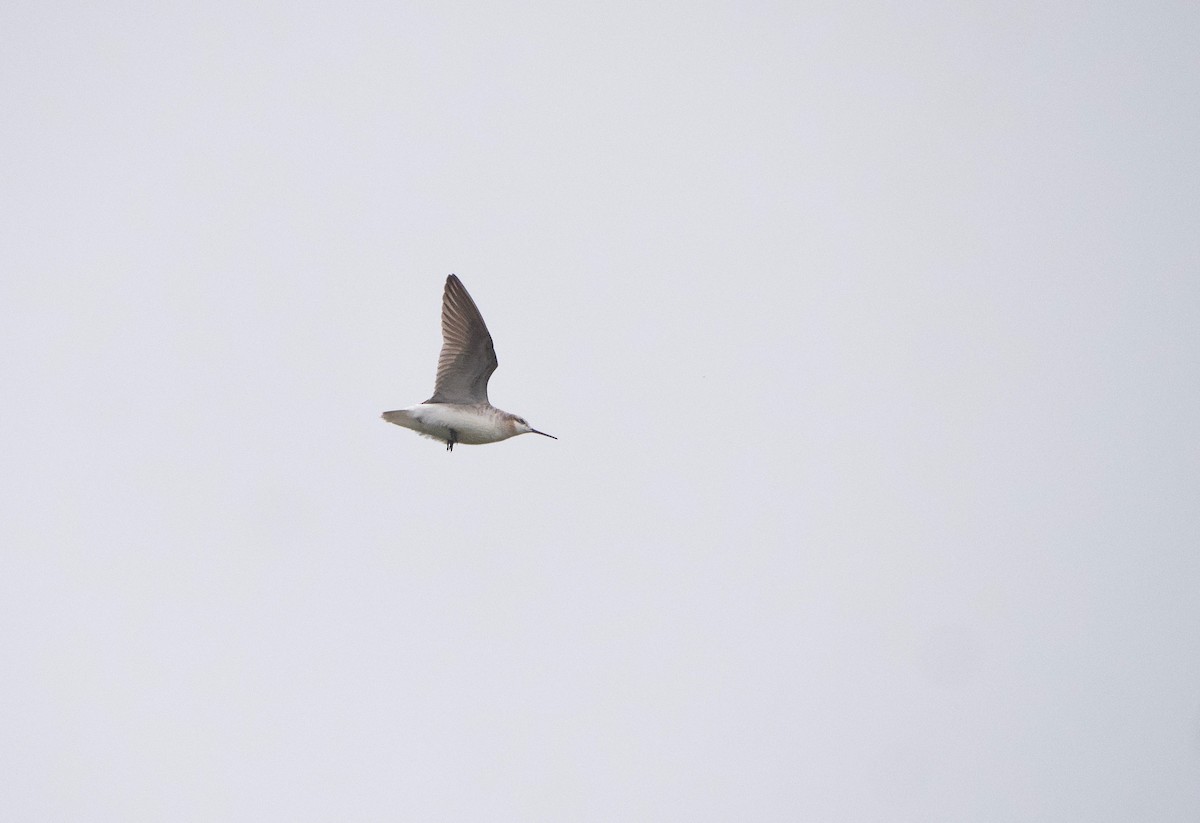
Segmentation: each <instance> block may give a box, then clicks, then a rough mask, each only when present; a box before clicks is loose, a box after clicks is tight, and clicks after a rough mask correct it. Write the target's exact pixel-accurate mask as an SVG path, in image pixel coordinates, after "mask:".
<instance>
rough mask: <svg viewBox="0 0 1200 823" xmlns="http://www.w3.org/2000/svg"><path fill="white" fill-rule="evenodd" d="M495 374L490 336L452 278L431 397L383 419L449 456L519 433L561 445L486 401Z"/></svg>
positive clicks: (448, 283) (444, 297)
mask: <svg viewBox="0 0 1200 823" xmlns="http://www.w3.org/2000/svg"><path fill="white" fill-rule="evenodd" d="M495 370H496V349H495V348H494V347H493V346H492V335H491V334H490V333H489V332H488V330H487V326H486V325H484V322H483V315H481V314H480V313H479V309H478V308H477V307H476V305H475V301H474V300H472V299H471V295H469V294H467V290H466V288H465V287H464V286H463V284H462V281H461V280H459V279H458V276H457V275H454V274H452V275H450V276H449V277H447V278H446V291H445V293H444V294H443V295H442V353H441V354H440V355H438V368H437V381H436V382H435V383H434V385H433V397H431V398H429V399H428V400H426V401H425V402H424V403H421V404H418V405H416V406H413V407H412V408H411V409H398V410H397V411H387V412H384V413H383V419H384V420H386V421H387V422H389V423H395V424H396V425H397V426H403V427H404V428H406V429H412V430H413V431H415V432H417V433H418V434H420V435H422V436H423V437H430V438H433V439H434V440H440V441H442V442H443V443H445V444H446V451H453V450H454V444H455V443H465V444H467V445H479V444H482V443H497V442H499V441H501V440H507V439H508V438H510V437H515V436H517V435H518V434H540V435H543V436H544V437H550V438H553V439H555V440H557V439H558V438H557V437H554V435H552V434H546V433H545V432H540V431H538V430H537V429H535V428H533V427H532V426H530V425H529V424H528V423H527V422H525V418H523V417H518V416H517V415H515V414H509V413H508V412H506V411H501V410H500V409H498V408H496V407H495V406H493V405H492V404H491V403H489V402H488V395H487V384H488V378H490V377H491V376H492V372H494V371H495Z"/></svg>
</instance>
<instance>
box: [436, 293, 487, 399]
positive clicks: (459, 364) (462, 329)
mask: <svg viewBox="0 0 1200 823" xmlns="http://www.w3.org/2000/svg"><path fill="white" fill-rule="evenodd" d="M496 365H497V361H496V349H495V347H494V346H493V345H492V335H491V333H490V332H488V329H487V325H486V324H485V323H484V322H483V315H481V314H480V313H479V308H478V307H477V306H476V305H475V301H474V300H472V299H471V295H469V294H468V293H467V290H466V288H465V287H464V286H463V284H462V281H461V280H459V279H458V276H457V275H454V274H452V275H450V276H449V277H447V278H446V291H445V292H444V294H443V295H442V352H441V354H440V355H438V368H437V382H436V383H434V387H433V397H431V398H429V399H428V400H426V401H425V402H426V403H487V402H488V396H487V384H488V379H489V378H490V377H491V376H492V372H494V371H495V370H496Z"/></svg>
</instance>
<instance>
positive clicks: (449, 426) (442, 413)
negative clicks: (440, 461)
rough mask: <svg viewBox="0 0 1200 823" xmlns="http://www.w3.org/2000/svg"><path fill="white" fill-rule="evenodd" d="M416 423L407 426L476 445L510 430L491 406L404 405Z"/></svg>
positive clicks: (503, 437) (507, 434)
mask: <svg viewBox="0 0 1200 823" xmlns="http://www.w3.org/2000/svg"><path fill="white" fill-rule="evenodd" d="M408 412H409V415H410V416H411V418H412V421H413V422H414V423H417V424H418V425H416V426H410V427H409V428H412V429H415V430H416V431H419V432H420V433H421V434H425V435H428V436H429V437H434V438H437V439H438V440H443V441H449V440H451V439H453V440H454V441H456V442H458V443H466V444H468V445H476V446H477V445H480V444H481V443H495V442H496V441H498V440H506V439H508V438H509V437H512V430H511V428H510V427H509V426H507V425H505V422H506V421H503V420H501V419H500V418H499V417H498V416H496V415H495V414H493V413H492V411H491V409H479V408H477V407H474V406H456V405H452V404H448V403H422V404H421V405H419V406H413V407H412V408H411V409H408Z"/></svg>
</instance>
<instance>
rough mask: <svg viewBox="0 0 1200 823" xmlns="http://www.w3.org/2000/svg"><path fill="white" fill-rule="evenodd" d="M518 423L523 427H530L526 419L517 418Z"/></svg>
mask: <svg viewBox="0 0 1200 823" xmlns="http://www.w3.org/2000/svg"><path fill="white" fill-rule="evenodd" d="M517 422H518V423H520V424H521V425H522V426H528V425H529V424H528V423H526V422H525V418H524V417H518V418H517Z"/></svg>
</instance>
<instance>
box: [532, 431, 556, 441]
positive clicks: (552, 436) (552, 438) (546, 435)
mask: <svg viewBox="0 0 1200 823" xmlns="http://www.w3.org/2000/svg"><path fill="white" fill-rule="evenodd" d="M529 433H530V434H540V435H541V436H542V437H549V438H550V439H551V440H557V439H558V438H557V437H555V436H554V435H552V434H546V433H545V432H540V431H538V430H537V429H530V430H529Z"/></svg>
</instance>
